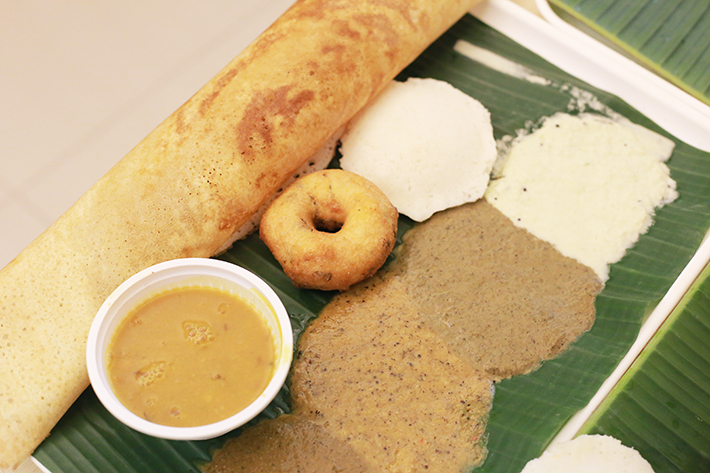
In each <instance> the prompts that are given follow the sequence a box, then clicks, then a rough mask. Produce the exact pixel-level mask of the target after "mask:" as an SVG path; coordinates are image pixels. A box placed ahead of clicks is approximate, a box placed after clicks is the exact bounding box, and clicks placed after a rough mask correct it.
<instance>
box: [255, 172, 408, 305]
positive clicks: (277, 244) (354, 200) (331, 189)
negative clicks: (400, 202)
mask: <svg viewBox="0 0 710 473" xmlns="http://www.w3.org/2000/svg"><path fill="white" fill-rule="evenodd" d="M397 216H398V213H397V209H396V208H395V207H394V206H393V205H392V203H391V202H390V201H389V199H387V196H386V195H385V194H383V193H382V191H381V190H380V189H379V188H378V187H377V186H375V185H374V184H373V183H371V182H370V181H368V180H367V179H365V178H364V177H362V176H359V175H357V174H355V173H352V172H348V171H344V170H342V169H325V170H323V171H319V172H316V173H313V174H309V175H308V176H306V177H302V178H300V179H298V180H297V181H296V182H294V183H293V184H292V185H291V186H289V187H288V188H287V189H286V190H285V191H284V193H283V194H281V195H280V196H279V198H278V199H276V200H275V201H274V202H273V203H272V204H271V205H270V206H269V208H268V210H267V211H266V213H264V218H263V219H262V220H261V226H260V227H259V232H260V233H259V234H260V236H261V239H262V240H263V241H264V243H266V245H267V246H268V247H269V249H270V250H271V252H272V253H273V255H274V257H275V258H276V260H277V261H278V262H279V264H280V265H281V267H282V268H283V270H284V272H285V273H286V275H287V276H288V277H289V278H291V280H292V281H293V283H294V284H295V285H296V287H302V288H309V289H320V290H323V291H332V290H338V291H344V290H346V289H347V288H349V287H350V286H352V285H353V284H356V283H359V282H360V281H362V280H363V279H366V278H369V277H370V276H372V275H373V274H375V272H377V270H378V269H380V267H381V266H382V265H383V264H384V263H385V260H386V259H387V256H389V254H390V252H391V251H392V249H393V248H394V244H395V241H396V239H397Z"/></svg>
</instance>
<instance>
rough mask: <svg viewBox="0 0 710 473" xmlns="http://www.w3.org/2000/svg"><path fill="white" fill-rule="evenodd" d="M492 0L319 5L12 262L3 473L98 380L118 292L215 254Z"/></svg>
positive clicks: (2, 382) (255, 52)
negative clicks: (101, 342)
mask: <svg viewBox="0 0 710 473" xmlns="http://www.w3.org/2000/svg"><path fill="white" fill-rule="evenodd" d="M475 2H476V0H445V1H442V0H413V1H406V0H369V1H368V0H361V1H357V0H341V1H338V0H332V1H328V0H305V1H300V2H297V3H295V4H294V6H293V7H292V8H291V9H289V10H288V11H287V12H286V13H285V14H284V15H283V16H282V17H281V18H279V19H278V20H277V21H276V22H275V23H274V24H273V25H272V26H271V27H270V28H269V29H267V30H266V31H265V32H264V33H263V34H262V35H261V36H260V37H259V38H258V39H257V40H256V41H255V42H254V43H252V44H251V45H250V46H249V47H248V48H247V49H245V50H244V51H243V52H242V53H241V54H240V55H239V56H238V57H237V58H236V59H234V60H233V61H232V62H231V63H229V64H228V65H227V67H226V68H224V69H223V70H222V71H221V72H220V73H219V74H218V75H217V76H216V77H214V78H213V79H212V80H211V81H210V82H209V83H208V84H207V85H205V86H204V87H203V88H202V89H201V90H200V91H198V92H197V94H195V95H194V96H193V97H192V98H191V99H190V100H189V101H187V102H186V103H185V104H184V105H183V106H182V107H180V108H179V109H178V110H177V111H176V112H175V113H173V114H172V115H171V116H170V117H168V118H167V119H166V120H165V121H164V122H163V123H162V124H161V125H159V126H158V127H157V128H156V129H155V130H154V131H153V132H151V133H150V134H149V135H148V136H147V137H146V138H145V139H144V140H143V141H141V142H140V143H139V144H138V146H136V148H134V149H133V150H132V151H131V152H130V153H129V154H128V155H126V156H125V157H124V158H123V159H122V160H121V161H120V162H119V163H118V164H117V165H116V166H115V167H114V168H112V169H111V170H110V171H109V172H108V173H107V174H106V175H105V176H104V177H103V178H102V179H100V180H99V181H98V182H97V183H96V184H95V185H94V186H93V187H92V188H91V189H90V190H89V191H88V192H87V193H86V194H85V195H84V196H83V197H82V198H81V199H80V200H79V201H77V202H76V204H75V205H73V206H72V207H71V208H70V209H69V210H68V211H67V212H66V213H65V214H64V215H62V216H61V217H60V218H59V219H58V220H57V221H56V222H55V223H54V224H53V225H52V226H50V227H49V228H48V229H47V230H46V231H45V232H44V233H43V234H42V235H40V236H39V237H38V238H37V239H36V240H35V241H34V242H33V243H31V244H30V245H29V246H28V247H27V248H26V249H25V250H24V251H23V252H22V253H20V255H19V256H18V257H17V258H15V259H14V260H13V261H12V262H11V263H10V264H8V265H7V266H6V267H5V268H4V269H3V270H2V271H0V286H1V287H2V294H1V295H0V467H2V468H5V467H9V466H13V465H17V464H19V463H20V462H21V461H23V460H24V459H26V458H27V457H28V456H29V455H30V454H31V453H32V452H33V451H34V449H35V448H36V447H37V446H38V445H39V444H40V443H41V442H42V440H43V439H44V438H45V437H46V436H47V435H48V434H49V433H50V431H51V429H52V428H53V426H54V425H55V424H56V422H57V421H58V420H59V419H60V417H61V416H62V415H63V414H64V413H65V412H66V410H67V409H68V408H69V406H70V405H71V404H72V403H73V402H74V401H75V400H76V398H77V397H78V396H79V395H80V394H81V392H82V391H83V390H84V389H85V388H86V387H87V386H88V375H87V372H86V365H85V349H86V337H87V335H88V331H89V328H90V325H91V322H92V320H93V318H94V315H95V314H96V311H97V310H98V308H99V307H100V305H101V304H102V302H103V300H104V299H105V298H106V297H108V295H109V294H110V293H111V292H112V291H113V290H114V289H115V288H116V287H117V286H118V285H119V284H120V283H121V282H122V281H124V280H125V279H126V278H128V277H130V276H131V275H133V274H135V273H136V272H138V271H140V270H141V269H144V268H146V267H148V266H150V265H152V264H155V263H158V262H161V261H166V260H170V259H174V258H180V257H209V256H211V255H213V254H214V252H215V251H216V250H217V249H218V248H219V247H220V245H222V244H223V243H224V242H225V241H227V240H228V238H229V237H230V235H231V234H232V233H233V232H234V231H235V230H236V229H237V228H239V227H240V226H241V225H242V224H243V223H244V222H245V221H246V220H247V219H248V218H249V216H250V215H251V214H252V213H254V212H255V211H256V210H257V209H258V208H259V207H260V205H261V204H262V203H263V202H264V201H265V200H266V199H268V197H269V196H270V195H271V194H273V193H274V192H275V191H276V190H277V189H278V187H279V186H280V185H281V184H282V183H283V182H284V181H285V180H286V179H287V178H288V177H289V175H290V174H291V173H292V172H293V171H294V170H296V169H297V168H298V167H299V166H301V165H302V164H303V163H304V161H305V160H306V159H307V158H308V157H309V156H310V155H311V154H312V153H313V152H315V151H316V150H317V149H318V147H319V146H320V145H321V144H322V143H323V142H325V141H326V140H327V139H328V137H329V136H331V135H332V134H333V133H334V132H335V131H336V130H337V129H338V128H339V127H340V126H342V125H343V124H345V123H346V122H347V121H348V120H349V119H350V118H351V117H352V116H353V115H354V114H355V113H356V112H357V111H358V110H359V109H360V108H362V107H363V106H364V105H365V104H366V103H367V102H368V101H369V100H370V99H371V98H372V97H374V96H375V95H376V94H377V93H378V92H379V91H380V90H381V89H382V88H383V87H384V86H385V85H386V84H387V83H388V82H389V81H390V80H391V79H393V78H394V77H395V75H396V74H397V73H398V72H400V71H401V70H402V69H403V68H404V67H405V66H406V65H407V64H409V63H410V62H411V61H412V60H414V59H415V58H416V57H417V56H418V55H419V54H420V53H421V52H422V51H423V50H424V48H425V47H426V46H428V45H429V44H430V43H431V42H433V41H434V40H435V39H436V38H437V37H438V36H439V35H440V34H442V33H443V32H444V31H445V30H446V29H447V28H448V27H450V26H451V25H452V24H453V23H454V22H455V21H457V20H458V19H459V18H460V17H461V16H463V15H464V14H465V13H466V11H467V10H468V9H470V7H471V6H472V5H473V4H474V3H475Z"/></svg>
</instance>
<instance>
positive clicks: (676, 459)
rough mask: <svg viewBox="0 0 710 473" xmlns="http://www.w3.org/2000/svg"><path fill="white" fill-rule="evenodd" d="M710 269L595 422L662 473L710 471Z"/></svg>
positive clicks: (593, 429) (596, 430) (592, 425)
mask: <svg viewBox="0 0 710 473" xmlns="http://www.w3.org/2000/svg"><path fill="white" fill-rule="evenodd" d="M709 337H710V267H707V268H705V270H704V271H703V273H702V274H701V275H700V276H699V277H698V280H697V281H696V282H695V283H694V284H693V286H691V288H690V289H689V290H688V293H687V294H686V295H685V296H684V298H683V299H682V300H681V302H680V303H679V305H678V307H676V309H675V310H674V311H673V312H672V313H671V315H670V316H669V317H668V320H667V321H666V322H665V324H664V325H663V326H662V327H661V328H660V329H659V331H658V332H657V333H656V334H655V336H654V337H653V338H652V339H651V341H650V343H649V345H648V347H647V348H646V350H644V351H643V352H642V353H641V355H640V356H639V358H638V359H637V360H636V361H635V362H634V363H633V364H632V365H631V367H630V368H629V370H628V371H627V372H626V374H625V375H624V376H623V377H622V378H621V380H620V381H619V383H618V384H617V385H616V386H615V387H614V389H613V390H612V391H611V392H610V393H609V395H608V396H607V398H606V399H605V400H604V401H603V402H602V404H601V405H600V406H599V408H598V409H597V410H596V411H595V412H594V414H593V415H592V416H591V417H590V419H589V420H588V421H587V422H586V423H585V424H584V425H583V426H582V429H581V432H582V433H587V434H603V435H611V436H612V437H615V438H618V439H619V440H621V441H622V443H624V444H625V445H633V446H634V448H635V449H636V450H638V451H639V452H640V453H641V455H642V456H643V457H644V458H646V459H647V460H648V461H649V462H651V463H652V464H653V466H654V469H655V471H656V472H657V473H661V472H678V473H681V472H692V471H710V345H709V344H708V342H707V341H708V339H710V338H709Z"/></svg>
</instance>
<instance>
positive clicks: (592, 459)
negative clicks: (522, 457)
mask: <svg viewBox="0 0 710 473" xmlns="http://www.w3.org/2000/svg"><path fill="white" fill-rule="evenodd" d="M600 471H603V472H604V473H653V468H652V467H651V465H650V464H649V463H648V462H647V461H646V460H645V459H644V458H643V457H642V456H641V454H640V453H639V452H637V451H636V450H634V449H633V448H630V447H626V446H624V445H623V444H622V443H621V441H620V440H618V439H615V438H614V437H610V436H608V435H580V436H579V437H577V438H575V439H573V440H569V441H566V442H560V443H558V444H555V445H553V446H551V447H550V448H548V449H547V450H546V451H545V452H544V453H543V454H542V456H540V458H536V459H534V460H530V461H529V462H528V463H527V465H525V468H523V471H522V473H557V472H560V473H562V472H564V473H597V472H600Z"/></svg>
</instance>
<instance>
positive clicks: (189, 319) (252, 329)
mask: <svg viewBox="0 0 710 473" xmlns="http://www.w3.org/2000/svg"><path fill="white" fill-rule="evenodd" d="M107 358H108V363H107V368H108V373H109V378H110V381H111V384H112V387H113V389H114V392H115V393H116V396H117V397H118V399H119V400H120V401H121V402H122V403H123V404H124V405H125V406H126V407H127V408H128V409H129V410H131V411H132V412H133V413H135V414H137V415H139V416H141V417H143V418H145V419H147V420H149V421H151V422H154V423H157V424H163V425H169V426H180V427H192V426H198V425H206V424H210V423H213V422H218V421H220V420H223V419H226V418H227V417H230V416H232V415H234V414H236V413H237V412H239V411H241V410H242V409H244V408H245V407H247V406H248V405H249V404H251V402H252V401H254V400H255V399H256V398H257V397H258V396H259V394H261V392H262V391H263V390H264V388H266V386H267V385H268V383H269V381H270V378H271V376H272V374H273V371H274V364H275V358H276V353H275V342H274V339H273V336H272V334H271V332H270V330H269V328H268V326H267V325H266V322H265V321H264V320H263V318H262V316H261V315H260V314H259V313H258V312H257V311H256V309H255V308H254V307H253V306H252V305H251V304H250V303H249V302H247V301H246V300H244V299H242V298H241V297H239V296H238V295H235V294H232V293H229V292H227V291H223V290H220V289H215V288H211V287H197V286H196V287H186V288H179V289H173V290H170V291H168V292H165V293H161V294H159V295H157V296H155V297H153V298H151V299H149V300H148V301H147V302H145V303H143V304H141V305H140V306H138V307H137V308H135V309H133V310H132V311H131V312H130V313H129V314H128V315H127V316H126V318H125V319H124V320H123V321H122V322H121V324H120V326H119V328H118V330H117V331H116V333H115V334H114V336H113V338H112V340H111V343H110V345H109V350H108V357H107Z"/></svg>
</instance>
